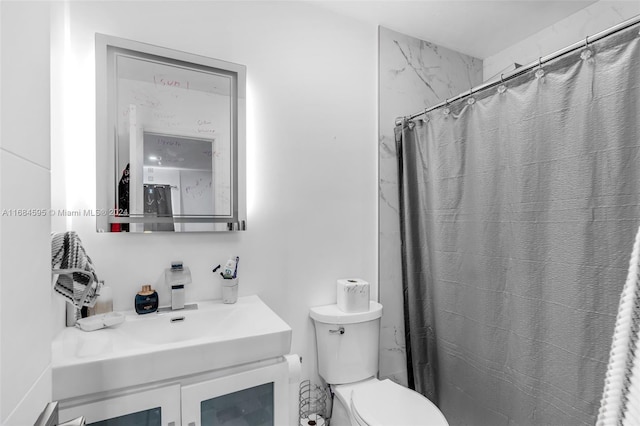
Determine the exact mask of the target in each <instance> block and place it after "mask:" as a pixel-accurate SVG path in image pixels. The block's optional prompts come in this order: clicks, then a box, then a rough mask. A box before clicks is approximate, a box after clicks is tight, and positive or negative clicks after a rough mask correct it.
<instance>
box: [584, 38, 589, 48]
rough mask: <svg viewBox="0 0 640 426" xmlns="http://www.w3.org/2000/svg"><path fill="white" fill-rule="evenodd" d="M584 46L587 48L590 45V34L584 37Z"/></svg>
mask: <svg viewBox="0 0 640 426" xmlns="http://www.w3.org/2000/svg"><path fill="white" fill-rule="evenodd" d="M584 47H585V48H587V47H589V36H586V37H585V38H584Z"/></svg>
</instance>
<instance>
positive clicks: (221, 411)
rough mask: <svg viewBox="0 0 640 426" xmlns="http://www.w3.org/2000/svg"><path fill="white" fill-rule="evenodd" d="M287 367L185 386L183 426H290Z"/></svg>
mask: <svg viewBox="0 0 640 426" xmlns="http://www.w3.org/2000/svg"><path fill="white" fill-rule="evenodd" d="M287 384H288V369H287V363H286V362H285V363H279V364H275V365H271V366H268V367H261V368H257V369H254V370H249V371H244V372H241V373H237V374H232V375H229V376H225V377H221V378H218V379H213V380H209V381H206V382H201V383H197V384H194V385H189V386H183V388H182V424H183V426H201V425H202V426H234V425H249V426H281V425H287V424H289V421H288V416H289V411H288V406H287V395H288V394H287V392H288V389H287Z"/></svg>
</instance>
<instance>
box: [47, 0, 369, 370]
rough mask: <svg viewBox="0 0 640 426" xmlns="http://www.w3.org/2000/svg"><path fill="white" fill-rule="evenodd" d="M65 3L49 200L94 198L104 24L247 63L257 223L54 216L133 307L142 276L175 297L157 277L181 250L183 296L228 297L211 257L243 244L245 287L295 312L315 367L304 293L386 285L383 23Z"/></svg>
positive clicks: (291, 10)
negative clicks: (183, 228) (349, 283)
mask: <svg viewBox="0 0 640 426" xmlns="http://www.w3.org/2000/svg"><path fill="white" fill-rule="evenodd" d="M62 10H64V9H62ZM62 15H63V16H64V22H63V23H62V24H61V25H60V27H61V28H64V27H65V26H66V27H68V29H69V39H68V40H69V42H68V45H67V47H66V48H64V46H63V50H64V51H66V55H67V61H66V64H64V63H63V64H62V65H61V66H63V67H66V68H65V71H64V75H65V76H66V80H65V81H64V82H63V83H64V85H65V90H64V91H61V95H60V96H62V97H63V99H62V100H60V99H54V101H58V102H59V103H62V104H64V118H63V120H64V123H65V126H64V132H62V133H63V135H56V136H55V139H54V141H53V150H54V152H56V153H57V154H56V155H57V156H58V158H54V159H53V163H52V172H53V173H54V175H55V176H59V175H63V176H62V178H61V179H60V180H59V181H58V180H56V185H55V186H54V188H53V198H52V199H53V203H54V204H53V207H54V208H56V209H57V208H67V209H71V210H82V209H92V208H95V198H96V197H95V162H94V159H95V147H94V144H95V132H94V128H95V96H94V92H95V88H94V75H95V69H94V68H95V67H94V33H95V32H100V33H104V34H108V35H113V36H118V37H123V38H129V39H133V40H137V41H141V42H146V43H152V44H157V45H161V46H164V47H169V48H173V49H179V50H184V51H187V52H191V53H196V54H200V55H205V56H209V57H213V58H218V59H222V60H225V61H230V62H236V63H240V64H244V65H246V66H247V86H248V87H247V89H248V102H247V103H248V111H247V112H248V114H247V132H248V143H247V152H248V158H247V160H248V161H247V162H248V169H249V170H248V181H247V182H248V184H247V186H248V230H247V231H246V232H242V233H226V234H210V233H208V234H207V233H203V234H179V235H175V234H171V235H162V234H153V235H149V234H144V235H140V234H138V235H123V234H98V233H96V231H95V218H93V217H73V218H53V221H52V223H53V226H54V231H63V230H65V229H73V230H76V231H78V232H79V235H80V237H81V238H82V241H83V242H84V245H85V247H86V249H87V251H88V253H89V255H90V256H91V257H92V259H93V261H94V264H95V265H96V267H97V271H98V274H99V277H100V278H101V279H104V280H105V281H106V283H107V284H108V285H110V286H111V287H113V289H114V308H115V309H117V310H121V309H132V308H133V299H134V296H135V293H136V292H137V291H138V290H139V288H140V286H141V285H142V284H145V283H152V284H154V286H157V290H158V292H159V293H160V297H161V303H165V304H166V303H168V302H169V295H168V291H167V289H166V288H165V287H164V286H163V285H160V280H161V276H162V272H163V269H164V268H165V267H168V266H169V265H170V262H171V260H176V259H180V260H183V261H184V263H185V265H186V266H189V267H190V268H191V271H192V274H193V280H194V282H193V284H191V285H189V286H188V288H187V299H190V300H198V299H207V298H219V297H220V296H221V289H220V285H219V283H218V282H216V279H215V276H214V274H212V273H211V268H212V267H213V266H215V265H217V264H218V263H223V262H224V261H226V259H227V258H228V257H229V256H231V255H239V256H240V265H239V273H240V294H241V295H247V294H258V295H259V296H260V297H261V298H262V299H263V300H264V301H265V302H266V303H267V304H268V305H269V306H271V307H272V309H274V310H275V311H276V312H277V313H278V314H279V315H280V316H281V317H282V318H283V319H284V320H285V321H287V322H288V323H289V324H290V325H291V326H292V328H293V348H292V351H293V352H296V353H299V354H300V355H302V356H303V376H305V377H312V375H314V374H315V369H316V361H315V346H314V345H315V343H314V336H313V327H312V324H311V322H310V320H309V318H308V309H309V307H310V306H314V305H322V304H328V303H333V302H334V301H335V296H336V294H335V280H336V279H337V278H343V277H351V276H354V277H361V278H363V279H365V280H368V281H369V282H371V283H372V284H373V285H374V287H375V286H377V249H376V248H377V232H376V229H377V212H376V205H377V159H376V158H377V157H376V155H377V146H376V104H377V93H376V28H375V27H374V26H370V25H367V24H361V23H359V22H356V21H354V20H352V19H350V18H345V17H341V16H339V15H335V14H333V13H332V12H329V11H326V10H324V9H321V8H317V7H315V6H312V5H308V4H304V3H302V4H300V3H294V2H210V1H196V2H164V1H148V2H86V3H85V2H70V3H69V4H68V13H66V15H65V14H64V13H62ZM62 44H64V41H62ZM63 62H64V61H63ZM58 89H59V88H58ZM61 152H62V154H60V153H61ZM56 179H57V178H56ZM373 295H374V297H377V292H376V291H375V289H374V292H373ZM60 321H62V316H61V315H60Z"/></svg>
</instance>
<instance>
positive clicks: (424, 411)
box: [351, 379, 449, 426]
mask: <svg viewBox="0 0 640 426" xmlns="http://www.w3.org/2000/svg"><path fill="white" fill-rule="evenodd" d="M351 409H352V412H353V413H354V415H355V417H356V419H358V420H359V421H360V422H361V423H362V424H363V425H367V426H386V425H403V426H411V425H416V426H425V425H429V426H448V425H449V423H447V420H446V419H445V418H444V416H443V415H442V413H441V412H440V410H438V407H436V406H435V405H434V404H433V403H432V402H431V401H429V400H428V399H427V398H425V397H424V396H422V395H420V394H419V393H418V392H415V391H412V390H410V389H407V388H405V387H404V386H400V385H398V384H397V383H394V382H392V381H391V380H388V379H386V380H381V381H374V382H371V383H368V384H367V385H366V386H361V387H359V388H357V389H355V390H354V391H353V393H352V394H351Z"/></svg>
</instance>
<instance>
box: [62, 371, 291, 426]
mask: <svg viewBox="0 0 640 426" xmlns="http://www.w3.org/2000/svg"><path fill="white" fill-rule="evenodd" d="M215 376H217V377H214V378H211V376H210V375H206V374H203V375H201V376H196V377H188V378H183V379H181V380H178V381H176V382H174V383H168V384H160V385H158V386H156V387H154V388H142V387H138V388H133V389H127V390H116V391H111V392H108V393H102V394H96V395H94V396H83V397H78V398H72V399H70V400H63V401H60V416H59V417H60V419H61V420H63V421H66V420H69V419H73V418H77V417H79V416H84V417H85V418H86V420H87V425H95V426H132V425H135V426H180V425H183V426H201V425H202V426H211V425H220V426H225V425H229V426H231V425H239V424H241V425H252V426H273V425H286V424H288V423H289V421H288V398H289V397H290V395H289V374H288V365H287V363H286V362H284V361H282V362H277V363H275V364H272V365H266V366H258V367H255V368H248V369H245V370H238V369H233V370H230V371H222V372H217V373H216V374H215Z"/></svg>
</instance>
